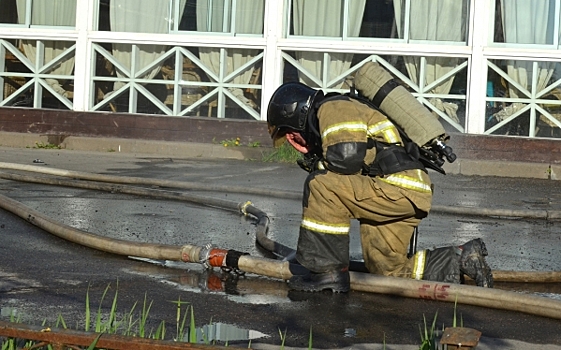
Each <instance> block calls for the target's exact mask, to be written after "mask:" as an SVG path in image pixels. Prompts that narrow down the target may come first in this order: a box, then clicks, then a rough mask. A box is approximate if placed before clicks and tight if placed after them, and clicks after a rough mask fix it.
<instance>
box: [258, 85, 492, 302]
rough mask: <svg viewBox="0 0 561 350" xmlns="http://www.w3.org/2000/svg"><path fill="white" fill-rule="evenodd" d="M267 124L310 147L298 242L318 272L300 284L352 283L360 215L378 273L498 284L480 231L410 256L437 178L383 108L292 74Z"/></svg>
mask: <svg viewBox="0 0 561 350" xmlns="http://www.w3.org/2000/svg"><path fill="white" fill-rule="evenodd" d="M267 123H268V128H269V133H270V135H271V137H272V139H273V143H274V146H275V147H280V146H281V145H282V144H283V143H285V142H288V143H289V144H290V145H291V146H292V147H294V148H295V149H296V150H297V151H299V152H301V153H302V154H304V156H303V158H302V159H301V160H299V161H298V164H299V165H300V167H302V168H303V169H304V170H306V171H308V172H309V175H308V177H307V178H306V181H305V184H304V196H303V200H302V206H303V210H302V221H301V224H300V232H299V237H298V244H297V249H296V260H297V261H298V263H300V264H301V265H303V266H304V267H305V268H306V269H307V270H308V271H309V272H308V273H306V274H303V275H295V276H293V277H291V278H290V279H289V281H288V284H289V287H290V288H291V289H293V290H300V291H321V290H332V291H333V292H347V291H348V290H349V288H350V281H349V229H350V225H351V224H350V222H351V219H357V220H358V221H359V223H360V238H361V245H362V254H363V258H364V261H365V265H366V268H367V269H368V271H369V272H370V273H375V274H381V275H385V276H397V277H405V278H414V279H418V280H432V281H440V282H447V283H461V282H462V281H463V276H464V275H467V276H468V277H470V278H471V279H473V280H474V281H475V283H476V284H477V285H478V286H481V287H492V286H493V277H492V274H491V269H490V268H489V266H488V265H487V263H486V262H485V256H486V255H487V250H486V248H485V244H484V243H483V241H482V240H481V239H475V240H472V241H470V242H467V243H466V244H464V245H461V246H449V247H442V248H436V249H433V250H422V251H418V252H416V253H415V254H414V255H413V256H412V257H411V258H408V256H407V251H408V246H409V242H410V239H411V235H412V234H413V231H414V229H415V228H416V227H417V226H418V225H419V223H420V222H421V220H422V219H423V218H425V217H426V216H427V214H428V213H429V210H430V208H431V201H432V184H431V181H430V178H429V175H428V173H427V170H426V169H425V167H424V166H423V164H422V163H421V162H420V161H419V160H418V159H416V157H415V156H412V155H411V154H410V153H408V151H406V149H405V147H403V143H402V139H401V137H400V135H399V132H398V130H397V129H396V127H395V125H394V124H393V123H392V122H391V121H390V120H389V119H388V117H387V116H386V115H384V114H383V113H382V112H380V111H379V110H377V109H375V108H372V107H371V106H369V105H368V104H365V103H363V102H362V101H360V100H358V99H354V98H351V97H349V96H347V95H340V94H328V95H324V93H323V92H322V91H321V90H316V89H312V88H310V87H308V86H307V85H304V84H301V83H295V82H289V83H285V84H283V85H281V86H280V87H279V88H278V89H277V90H276V91H275V92H274V94H273V96H272V97H271V100H270V102H269V105H268V111H267Z"/></svg>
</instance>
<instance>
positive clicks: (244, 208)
mask: <svg viewBox="0 0 561 350" xmlns="http://www.w3.org/2000/svg"><path fill="white" fill-rule="evenodd" d="M250 205H253V203H251V202H250V201H247V202H245V203H240V204H238V207H239V209H240V212H241V213H242V214H243V215H245V216H247V214H248V212H247V207H249V206H250Z"/></svg>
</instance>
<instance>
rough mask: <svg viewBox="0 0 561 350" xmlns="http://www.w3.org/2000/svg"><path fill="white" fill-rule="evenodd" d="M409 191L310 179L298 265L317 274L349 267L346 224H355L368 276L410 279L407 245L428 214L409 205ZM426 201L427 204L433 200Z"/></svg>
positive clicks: (355, 179) (366, 180)
mask: <svg viewBox="0 0 561 350" xmlns="http://www.w3.org/2000/svg"><path fill="white" fill-rule="evenodd" d="M408 191H411V190H407V189H403V188H398V187H396V186H392V185H388V184H386V183H383V182H382V181H381V180H379V179H378V178H372V177H369V176H364V175H358V174H357V175H339V174H336V173H333V172H327V171H323V172H322V171H320V172H314V173H311V174H310V175H309V176H308V178H307V179H306V183H305V187H304V197H303V203H302V204H303V212H302V224H301V227H300V236H299V239H298V247H297V254H296V259H297V260H298V261H299V262H300V263H301V264H302V265H303V266H305V267H306V268H308V269H309V270H311V271H312V272H316V273H321V272H326V271H332V270H337V269H344V268H346V267H348V265H349V235H348V234H349V230H350V220H351V219H358V220H359V223H360V234H361V243H362V252H363V257H364V260H365V264H366V267H367V268H368V270H369V271H370V272H371V273H377V274H382V275H386V276H399V277H411V276H412V270H413V267H414V264H415V260H414V259H408V258H407V250H408V246H409V241H410V239H411V235H412V233H413V230H414V228H415V227H416V226H417V225H418V224H419V222H420V220H421V219H422V218H423V217H425V216H426V215H427V213H426V212H425V211H422V210H419V209H418V208H417V207H416V206H415V205H414V204H413V203H412V201H411V199H410V198H408V196H407V192H408ZM415 196H419V194H418V193H417V194H415ZM426 196H427V198H425V199H427V200H428V202H429V203H430V199H431V196H432V194H430V193H429V194H426ZM413 197H414V196H413Z"/></svg>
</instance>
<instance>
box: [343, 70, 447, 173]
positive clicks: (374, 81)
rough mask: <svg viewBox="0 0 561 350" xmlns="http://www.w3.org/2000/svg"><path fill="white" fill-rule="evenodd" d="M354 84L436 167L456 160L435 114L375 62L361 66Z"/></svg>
mask: <svg viewBox="0 0 561 350" xmlns="http://www.w3.org/2000/svg"><path fill="white" fill-rule="evenodd" d="M354 87H355V89H356V90H357V91H358V92H359V94H361V95H362V96H364V97H365V98H367V99H368V100H370V102H372V104H374V106H376V107H377V108H379V109H380V110H381V111H382V112H384V114H386V115H387V116H388V118H389V119H390V120H391V121H392V122H394V123H395V124H397V126H399V127H400V128H401V129H402V130H403V132H404V133H405V134H406V135H407V137H409V139H410V140H411V141H412V142H414V143H415V144H417V145H418V146H419V148H420V149H421V151H422V152H423V153H424V156H425V157H426V158H428V160H430V161H432V162H434V163H435V165H437V166H438V167H441V166H442V165H443V164H444V159H443V158H446V160H447V161H448V162H450V163H452V162H454V161H455V160H456V155H455V154H454V153H453V151H452V148H450V147H449V146H447V145H446V141H448V139H449V138H450V137H449V136H448V135H446V131H445V130H444V127H443V126H442V124H441V123H440V121H438V119H437V118H436V116H434V115H433V114H432V113H431V112H430V111H429V110H428V109H427V108H426V107H425V106H423V105H422V104H421V103H420V102H419V101H417V99H416V98H415V96H413V95H412V94H411V93H410V92H409V91H407V89H405V87H404V86H402V85H400V84H399V83H398V82H397V81H396V80H394V79H393V77H392V76H391V75H390V74H389V73H388V72H387V71H386V70H385V69H384V68H383V67H382V66H380V65H379V64H378V63H376V62H368V63H366V64H365V65H364V66H362V68H361V69H359V70H358V72H357V74H356V76H355V78H354Z"/></svg>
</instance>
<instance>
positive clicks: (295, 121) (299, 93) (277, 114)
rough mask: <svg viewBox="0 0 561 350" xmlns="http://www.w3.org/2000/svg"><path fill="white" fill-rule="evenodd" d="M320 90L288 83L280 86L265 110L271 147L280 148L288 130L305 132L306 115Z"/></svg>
mask: <svg viewBox="0 0 561 350" xmlns="http://www.w3.org/2000/svg"><path fill="white" fill-rule="evenodd" d="M318 94H323V93H322V92H321V90H315V89H312V88H311V87H308V86H307V85H304V84H301V83H296V82H290V83H285V84H283V85H281V86H280V87H279V88H278V89H277V90H276V91H275V92H274V93H273V96H272V97H271V100H270V101H269V106H268V108H267V124H268V126H269V134H270V135H271V138H272V139H273V145H274V146H275V147H277V148H278V147H280V146H281V145H282V144H283V143H284V141H285V140H286V136H285V135H286V132H287V131H288V130H294V131H305V129H306V124H307V119H308V114H309V112H310V109H311V108H312V105H313V102H314V99H315V98H316V96H318Z"/></svg>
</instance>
